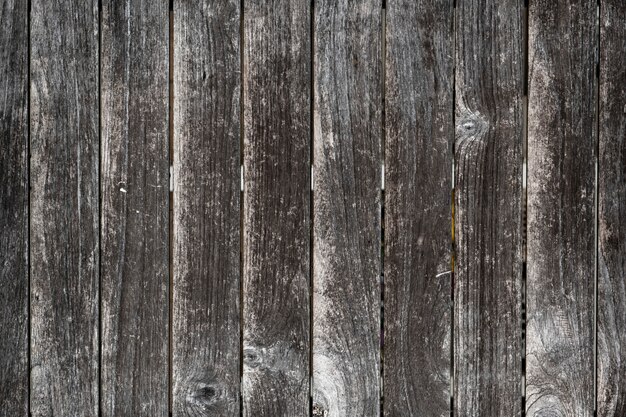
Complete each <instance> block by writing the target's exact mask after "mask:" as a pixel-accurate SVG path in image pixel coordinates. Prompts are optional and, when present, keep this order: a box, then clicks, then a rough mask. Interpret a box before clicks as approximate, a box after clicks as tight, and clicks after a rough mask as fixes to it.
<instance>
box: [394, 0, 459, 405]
mask: <svg viewBox="0 0 626 417" xmlns="http://www.w3.org/2000/svg"><path fill="white" fill-rule="evenodd" d="M453 10H454V9H453V5H452V1H450V0H434V1H412V0H389V1H388V2H387V27H386V39H387V46H386V58H385V59H386V62H385V65H386V74H385V114H386V115H385V126H386V127H385V129H386V139H385V140H386V142H385V242H384V245H385V262H384V264H385V333H384V334H385V343H384V381H383V382H384V384H383V386H384V414H385V415H386V416H433V417H434V416H449V415H450V337H451V326H452V317H451V312H452V308H451V301H452V300H451V283H452V274H451V262H452V260H451V252H452V248H451V239H452V236H451V230H452V220H451V219H452V212H451V189H452V185H451V182H452V139H453V134H454V130H453V129H454V126H453V120H454V118H453V110H454V109H453V82H452V81H453V63H454V60H453V41H452V38H453V37H452V34H453V23H452V22H453Z"/></svg>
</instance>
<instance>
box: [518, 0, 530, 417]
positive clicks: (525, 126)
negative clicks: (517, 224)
mask: <svg viewBox="0 0 626 417" xmlns="http://www.w3.org/2000/svg"><path fill="white" fill-rule="evenodd" d="M523 13H524V16H523V19H524V26H523V33H522V36H523V45H524V50H523V54H524V68H523V74H524V78H523V85H522V94H523V98H522V105H523V108H522V111H523V114H522V123H523V127H522V134H523V135H524V136H523V143H522V176H523V178H522V223H521V225H522V256H523V259H522V294H521V298H522V300H521V302H522V305H521V323H520V326H521V337H522V342H521V347H522V358H521V359H522V360H521V362H522V363H521V368H522V369H521V375H522V392H521V396H522V399H521V408H522V409H521V410H520V412H521V416H522V417H524V416H525V415H526V285H527V284H526V282H527V272H526V259H527V257H528V249H527V233H528V230H527V212H528V89H529V76H530V72H529V67H530V62H529V50H530V45H529V33H530V32H529V17H528V16H529V12H528V0H524V11H523Z"/></svg>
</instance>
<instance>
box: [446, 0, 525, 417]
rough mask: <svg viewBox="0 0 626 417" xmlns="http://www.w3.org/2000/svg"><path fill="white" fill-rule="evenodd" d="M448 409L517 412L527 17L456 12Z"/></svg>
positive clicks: (499, 9) (463, 7) (465, 2)
mask: <svg viewBox="0 0 626 417" xmlns="http://www.w3.org/2000/svg"><path fill="white" fill-rule="evenodd" d="M456 13H457V14H456V78H455V80H456V98H455V100H456V103H455V108H456V115H455V123H456V126H455V127H456V138H455V193H454V195H455V206H454V208H455V221H454V224H455V235H454V236H455V242H454V245H455V268H454V273H455V286H454V370H455V371H454V413H455V415H459V416H518V415H520V414H521V412H522V404H521V398H522V375H521V372H522V334H521V330H522V327H521V300H522V291H521V290H522V269H523V264H522V262H523V257H522V255H523V254H522V224H521V222H522V162H523V154H522V145H523V134H524V130H523V107H522V105H523V101H522V99H523V94H524V91H523V88H524V86H523V75H524V50H523V46H524V36H523V28H524V17H523V3H522V2H521V1H519V0H461V1H459V2H458V3H457V9H456Z"/></svg>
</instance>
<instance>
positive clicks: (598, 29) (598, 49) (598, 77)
mask: <svg viewBox="0 0 626 417" xmlns="http://www.w3.org/2000/svg"><path fill="white" fill-rule="evenodd" d="M596 10H597V18H596V32H597V33H596V42H597V43H596V79H595V81H596V91H595V93H596V97H595V99H596V115H595V117H596V120H595V122H596V134H595V183H594V199H595V201H594V203H595V219H594V245H595V253H594V255H595V256H594V257H595V260H594V297H593V298H594V317H593V325H594V329H593V336H594V337H593V339H594V340H593V357H594V363H593V365H594V366H593V373H594V375H593V393H594V411H593V415H594V416H597V415H598V301H599V300H598V276H599V275H598V263H599V238H598V228H599V224H598V221H599V218H600V213H599V210H600V195H599V178H600V177H599V175H600V110H601V107H600V82H601V80H602V78H601V75H602V74H601V70H602V68H601V67H600V60H601V57H600V54H601V52H602V37H601V27H602V25H601V23H602V22H601V20H602V13H601V12H602V4H601V1H600V0H598V4H597V9H596Z"/></svg>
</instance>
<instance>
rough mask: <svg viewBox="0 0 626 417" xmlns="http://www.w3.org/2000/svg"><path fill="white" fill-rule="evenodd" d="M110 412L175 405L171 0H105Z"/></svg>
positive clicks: (106, 392)
mask: <svg viewBox="0 0 626 417" xmlns="http://www.w3.org/2000/svg"><path fill="white" fill-rule="evenodd" d="M101 31H102V35H101V48H102V53H101V59H102V61H101V65H100V70H101V92H102V95H101V103H102V110H101V114H102V119H101V120H102V121H101V129H102V130H101V132H102V139H101V140H102V147H101V150H102V158H101V167H100V170H101V173H102V174H101V179H100V181H101V193H102V194H101V195H102V220H101V225H102V227H101V239H102V257H101V274H102V278H101V285H102V287H101V291H102V306H101V308H102V344H101V348H102V365H101V366H102V370H101V374H102V376H101V384H102V399H101V404H102V415H103V416H121V415H128V416H130V415H133V416H166V415H168V391H169V384H168V316H169V315H168V288H169V265H168V246H169V244H168V227H169V225H168V222H169V218H168V206H169V138H168V106H169V104H168V96H169V95H168V66H169V64H168V59H169V58H168V55H169V45H168V40H169V34H168V32H169V3H168V2H167V1H166V0H160V1H157V2H150V3H144V2H139V1H133V0H125V1H113V0H105V1H103V2H102V20H101Z"/></svg>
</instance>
